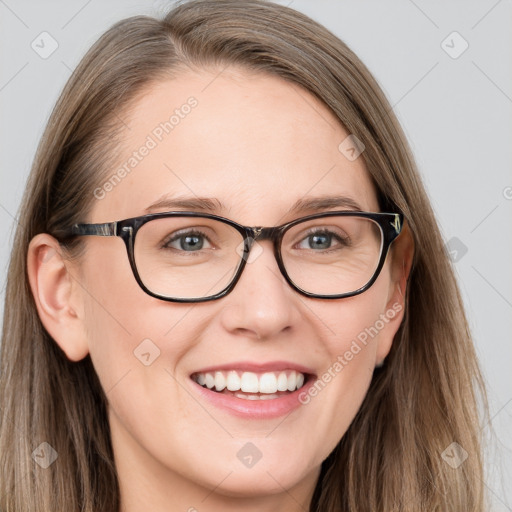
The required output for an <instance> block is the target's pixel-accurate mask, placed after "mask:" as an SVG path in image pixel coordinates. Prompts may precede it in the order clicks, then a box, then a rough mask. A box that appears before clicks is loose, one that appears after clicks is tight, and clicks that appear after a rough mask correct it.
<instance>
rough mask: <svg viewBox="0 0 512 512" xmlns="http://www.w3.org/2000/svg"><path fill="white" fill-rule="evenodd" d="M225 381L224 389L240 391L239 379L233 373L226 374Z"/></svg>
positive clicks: (236, 374)
mask: <svg viewBox="0 0 512 512" xmlns="http://www.w3.org/2000/svg"><path fill="white" fill-rule="evenodd" d="M199 375H201V374H199ZM226 381H227V385H226V387H227V388H228V389H229V391H238V390H239V389H240V377H239V376H238V373H236V372H235V371H231V372H228V377H227V379H226Z"/></svg>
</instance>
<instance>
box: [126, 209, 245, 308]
mask: <svg viewBox="0 0 512 512" xmlns="http://www.w3.org/2000/svg"><path fill="white" fill-rule="evenodd" d="M134 255H135V264H136V266H137V271H138V273H139V277H140V279H141V280H142V282H143V283H144V285H145V286H146V288H147V289H148V290H150V291H151V292H153V293H155V294H158V295H162V296H165V297H170V298H183V299H194V298H203V297H207V296H211V295H216V294H217V293H219V292H221V291H222V290H224V289H225V288H226V287H227V286H229V284H230V283H231V280H232V279H233V277H234V275H235V273H236V271H237V269H238V267H239V266H240V264H241V262H242V255H243V236H242V235H241V234H240V233H239V232H238V231H237V230H236V229H235V228H233V227H232V226H230V225H228V224H226V223H224V222H220V221H218V220H213V219H208V218H203V217H164V218H160V219H153V220H151V221H150V222H147V223H146V224H144V225H143V226H142V227H141V228H140V229H139V231H138V232H137V236H136V237H135V247H134Z"/></svg>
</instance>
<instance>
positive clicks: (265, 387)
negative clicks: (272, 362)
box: [259, 372, 277, 393]
mask: <svg viewBox="0 0 512 512" xmlns="http://www.w3.org/2000/svg"><path fill="white" fill-rule="evenodd" d="M259 389H260V392H261V393H275V392H276V390H277V379H276V376H275V375H274V374H273V373H270V372H268V373H264V374H263V375H262V376H261V377H260V387H259Z"/></svg>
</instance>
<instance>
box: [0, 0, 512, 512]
mask: <svg viewBox="0 0 512 512" xmlns="http://www.w3.org/2000/svg"><path fill="white" fill-rule="evenodd" d="M279 3H283V4H286V5H289V6H291V7H293V8H295V9H297V10H300V11H302V12H304V13H306V14H308V15H309V16H311V17H313V18H314V19H316V20H317V21H319V22H320V23H322V24H324V25H325V26H327V27H328V28H329V29H330V30H332V31H333V32H334V33H335V34H337V35H338V36H339V37H340V38H341V39H343V40H344V41H345V42H346V43H347V44H348V45H349V46H350V47H351V48H352V49H353V50H354V51H355V52H356V53H357V54H358V55H359V56H360V57H361V59H362V60H363V62H365V64H366V65H367V66H368V68H369V69H370V71H371V72H373V74H374V75H375V77H376V78H377V80H378V81H379V83H380V84H381V86H382V88H383V90H384V92H385V93H386V95H387V96H388V98H389V100H390V102H391V105H393V107H394V110H395V112H396V114H397V115H398V118H399V120H400V121H401V123H402V125H403V127H404V129H405V131H406V134H407V136H408V138H409V141H410V143H411V146H412V149H413V152H414V154H415V156H416V159H417V162H418V165H419V167H420V170H421V173H422V175H423V178H424V181H425V185H426V187H427V190H428V192H429V195H430V198H431V201H432V203H433V206H434V209H435V211H436V213H437V215H438V219H439V222H440V224H441V227H442V231H443V234H444V236H445V239H446V241H447V243H448V248H449V250H450V251H451V254H452V255H453V257H454V260H455V261H454V267H455V269H456V272H457V276H458V279H459V283H460V286H461V290H462V293H463V296H464V301H465V304H466V308H467V312H468V316H469V321H470V326H471V329H472V331H473V334H474V338H475V342H476V345H477V350H478V355H479V358H480V361H481V364H482V367H483V370H484V373H485V377H486V380H487V383H488V390H489V396H490V401H491V415H492V421H491V425H486V426H484V427H483V428H484V432H485V435H486V437H487V438H488V439H489V443H490V446H489V448H488V458H489V461H488V466H489V468H488V473H487V476H486V478H485V483H486V486H487V489H488V491H489V496H490V499H491V502H492V507H491V508H492V510H493V511H512V489H511V483H512V457H511V450H512V442H511V436H510V433H511V432H512V385H511V383H512V378H511V373H512V370H511V363H512V343H511V336H510V333H511V331H512V270H511V264H510V262H511V261H512V230H511V227H512V171H511V163H512V30H511V28H512V2H511V0H500V1H496V0H481V1H453V0H451V1H449V2H446V1H440V0H438V1H426V0H414V1H413V0H396V1H391V0H386V1H356V0H353V1H352V0H351V1H348V0H341V1H334V0H330V1H326V0H323V1H322V0H320V1H318V0H317V1H315V2H313V1H309V2H308V1H307V0H292V1H289V0H286V1H282V2H279ZM169 5H170V2H166V1H163V0H158V1H155V2H152V1H149V0H145V1H144V0H129V1H122V0H116V1H113V0H110V1H108V2H105V1H103V2H100V1H99V0H89V1H87V0H72V1H69V0H68V1H64V0H60V1H57V0H52V1H45V2H41V1H39V2H38V1H35V0H34V1H28V0H24V1H15V0H0V41H1V43H0V109H1V110H0V111H1V116H0V145H1V146H0V155H1V165H0V172H1V188H0V270H1V274H0V279H1V281H0V285H1V292H2V296H1V302H2V306H0V307H2V308H3V300H4V292H5V280H6V269H7V262H8V258H9V252H10V248H11V244H12V236H13V231H14V228H15V227H16V217H17V210H18V206H19V203H20V200H21V195H22V192H23V189H24V185H25V181H26V179H27V176H28V173H29V169H30V166H31V162H32V159H33V156H34V152H35V148H36V144H37V142H38V140H39V138H40V136H41V134H42V130H43V128H44V125H45V123H46V121H47V119H48V116H49V113H50V111H51V109H52V106H53V104H54V102H55V100H56V99H57V96H58V94H59V92H60V90H61V88H62V87H63V85H64V83H65V82H66V80H67V79H68V77H69V76H70V73H71V70H72V69H73V68H74V67H75V66H76V64H77V63H78V61H79V60H80V58H81V56H82V55H83V54H84V52H85V51H86V49H87V48H88V47H89V46H90V45H91V44H92V43H93V42H94V41H95V40H96V39H97V37H98V36H99V35H100V34H101V33H102V32H103V31H104V30H105V29H107V28H108V27H109V26H110V25H111V24H112V23H114V22H116V21H117V20H119V19H121V18H124V17H127V16H130V15H135V14H153V15H160V14H162V13H163V12H164V11H165V10H166V9H167V7H168V6H169ZM454 31H456V32H458V34H459V35H457V34H455V35H453V34H452V33H453V32H454ZM42 32H48V33H49V34H50V36H51V38H52V39H53V40H55V41H56V44H58V47H57V49H56V50H55V51H54V53H52V54H51V55H49V56H47V55H43V56H44V57H46V58H42V56H41V55H40V54H41V53H44V52H45V51H46V52H48V51H49V50H50V49H51V45H52V44H55V43H52V39H51V38H50V37H49V36H45V35H43V36H40V34H41V33H42ZM42 38H43V39H44V41H43V42H41V39H42ZM443 41H444V43H443ZM33 42H34V43H33ZM37 44H38V45H39V47H37V46H35V45H37ZM466 44H467V45H468V48H467V49H466V50H465V51H464V52H462V50H463V49H464V47H465V46H466ZM31 45H34V46H35V47H36V48H38V52H39V53H37V52H36V51H35V50H34V49H33V48H32V46H31ZM491 426H492V428H490V427H491ZM492 430H494V431H495V433H496V436H495V437H494V436H492V435H491V434H492ZM469 456H471V454H470V455H469Z"/></svg>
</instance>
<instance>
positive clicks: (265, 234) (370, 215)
mask: <svg viewBox="0 0 512 512" xmlns="http://www.w3.org/2000/svg"><path fill="white" fill-rule="evenodd" d="M334 215H335V216H350V217H363V218H365V219H371V220H373V221H374V222H376V223H377V224H378V225H379V227H380V229H381V232H382V246H381V253H380V259H379V264H378V265H377V268H376V269H375V272H374V274H373V276H372V278H371V279H370V280H369V281H368V282H367V283H366V284H365V285H364V286H362V287H361V288H358V289H357V290H355V291H353V292H348V293H343V294H340V295H318V294H315V293H310V292H307V291H306V290H303V289H302V288H300V287H298V286H297V285H296V284H295V283H294V282H293V281H292V280H291V279H290V277H289V276H288V274H287V272H286V269H285V266H284V263H283V260H282V256H281V241H282V239H283V236H284V234H285V232H286V231H287V230H288V229H290V228H291V227H292V226H295V225H297V224H300V223H302V222H307V221H309V220H312V219H318V218H322V217H330V216H334ZM165 217H203V218H207V219H214V220H218V221H221V222H224V223H225V224H228V225H230V226H232V227H233V228H235V229H236V230H237V231H238V232H239V233H240V234H241V235H242V236H243V239H244V253H243V256H242V257H241V262H240V264H239V267H238V270H237V271H236V274H235V275H234V276H233V278H232V280H231V282H230V284H229V285H228V286H226V288H224V289H223V290H222V291H220V292H219V293H217V294H215V295H210V296H207V297H200V298H193V299H187V298H177V297H167V296H165V295H159V294H157V293H154V292H152V291H151V290H149V289H148V288H146V286H145V285H144V283H143V282H142V280H141V278H140V276H139V273H138V271H137V266H136V264H135V255H134V246H135V237H136V235H137V231H138V230H139V229H140V228H141V227H142V226H143V225H144V224H146V223H147V222H150V221H152V220H154V219H161V218H165ZM403 219H404V217H403V214H401V213H376V212H360V211H346V210H344V211H332V212H323V213H317V214H314V215H308V216H307V217H301V218H300V219H295V220H293V221H291V222H288V223H286V224H282V225H281V226H274V227H263V226H255V227H251V226H243V225H241V224H238V223H237V222H235V221H233V220H230V219H226V218H225V217H220V216H218V215H213V214H209V213H197V212H189V211H171V212H162V213H150V214H148V215H143V216H141V217H132V218H130V219H124V220H118V221H115V222H106V223H103V224H74V225H73V226H72V227H71V229H70V230H69V231H68V232H67V233H66V234H65V235H64V238H65V239H67V238H71V237H74V236H89V235H95V236H119V237H121V238H122V239H123V241H124V243H125V246H126V251H127V253H128V259H129V262H130V266H131V268H132V271H133V275H134V277H135V280H136V281H137V283H138V284H139V286H140V287H141V288H142V289H143V290H144V291H145V292H146V293H147V294H148V295H150V296H152V297H155V298H157V299H161V300H165V301H168V302H188V303H195V302H207V301H210V300H216V299H220V298H222V297H224V296H225V295H227V294H228V293H230V292H231V291H232V290H233V288H234V287H235V285H236V283H237V282H238V280H239V279H240V277H241V275H242V272H243V270H244V268H245V265H246V263H247V259H248V258H249V253H250V251H251V248H252V247H253V245H254V242H255V241H256V240H258V241H261V240H271V241H272V242H273V245H274V256H275V258H276V261H277V265H278V267H279V270H280V271H281V273H282V275H283V276H284V278H285V279H286V281H287V282H288V284H289V285H290V286H291V287H292V288H293V289H294V290H296V291H297V292H299V293H300V294H301V295H305V296H306V297H311V298H317V299H343V298H346V297H352V296H354V295H358V294H360V293H363V292H364V291H366V290H368V288H370V286H372V284H373V283H374V282H375V280H376V279H377V277H378V276H379V274H380V271H381V270H382V267H383V266H384V262H385V260H386V256H387V254H388V251H389V247H390V245H391V243H392V242H393V241H394V240H395V239H396V238H397V237H398V235H399V234H400V232H401V230H402V227H403ZM61 239H62V238H61Z"/></svg>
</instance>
